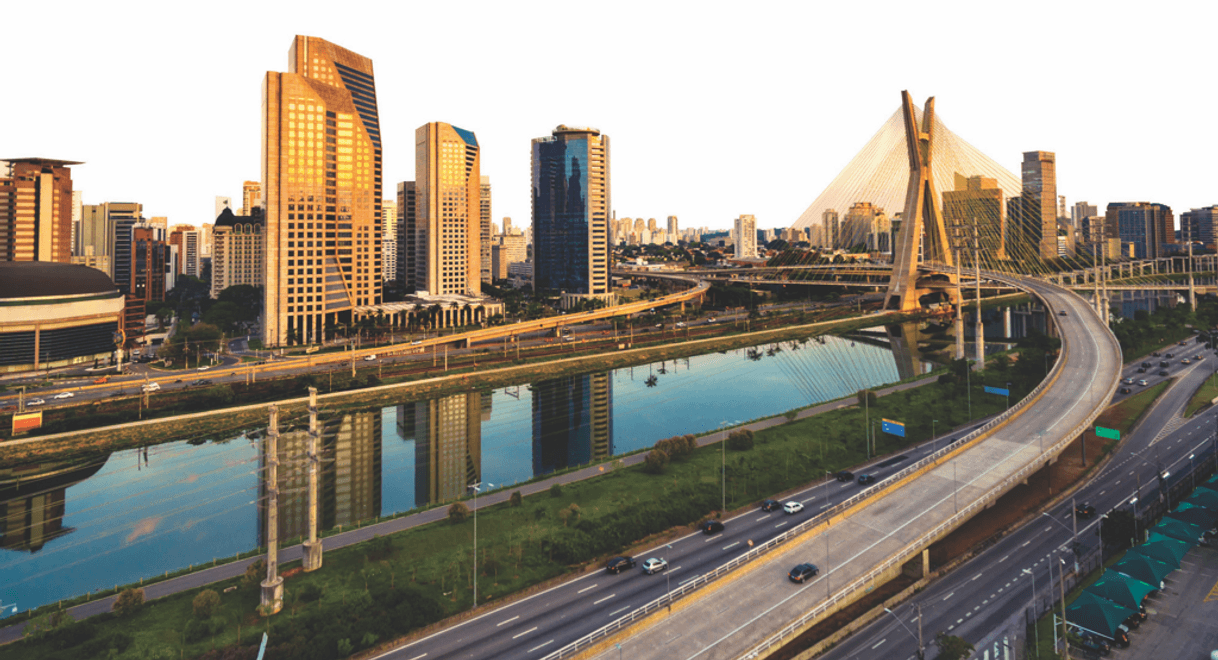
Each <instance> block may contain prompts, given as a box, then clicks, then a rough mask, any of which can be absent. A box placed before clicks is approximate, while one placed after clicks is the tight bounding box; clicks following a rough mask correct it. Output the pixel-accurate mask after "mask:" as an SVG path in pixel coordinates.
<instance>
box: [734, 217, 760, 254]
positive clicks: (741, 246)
mask: <svg viewBox="0 0 1218 660" xmlns="http://www.w3.org/2000/svg"><path fill="white" fill-rule="evenodd" d="M732 240H733V241H735V243H736V258H737V259H742V258H756V257H757V219H756V218H754V217H753V216H751V215H742V216H740V217H739V218H736V220H735V221H734V222H733V227H732Z"/></svg>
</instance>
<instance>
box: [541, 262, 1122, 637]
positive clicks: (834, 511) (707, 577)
mask: <svg viewBox="0 0 1218 660" xmlns="http://www.w3.org/2000/svg"><path fill="white" fill-rule="evenodd" d="M986 275H987V276H988V277H993V278H994V279H1002V280H1006V281H1008V283H1012V282H1009V280H1010V279H1012V278H1011V276H1009V275H1006V274H995V273H986ZM1017 281H1018V280H1017ZM1012 285H1015V284H1014V283H1012ZM1016 286H1017V285H1016ZM1025 286H1026V285H1025ZM1075 295H1077V294H1075ZM1045 304H1046V307H1050V306H1049V304H1048V301H1045ZM1050 311H1051V312H1052V311H1053V310H1052V308H1051V307H1050ZM1111 339H1112V338H1111V336H1110V337H1109V340H1110V341H1111ZM1067 350H1068V349H1067ZM1067 350H1063V351H1062V353H1061V354H1060V355H1058V358H1057V360H1056V361H1055V362H1054V364H1053V369H1052V370H1050V372H1049V374H1048V375H1047V376H1046V378H1045V379H1044V380H1043V381H1041V382H1040V383H1039V384H1038V385H1037V386H1036V387H1035V388H1034V389H1033V390H1032V391H1031V392H1029V393H1028V394H1027V395H1026V396H1025V397H1024V398H1023V399H1021V400H1020V401H1019V402H1018V403H1017V404H1015V405H1014V406H1012V407H1011V408H1009V409H1007V410H1005V411H1003V412H1002V413H1000V414H999V415H998V416H996V417H995V418H994V419H992V420H990V421H989V422H987V423H986V424H985V425H984V426H982V427H980V428H978V429H977V430H975V431H973V432H972V433H970V434H968V435H966V436H965V437H963V438H961V439H959V440H957V441H956V442H954V443H951V444H949V445H947V446H946V447H944V448H943V449H940V450H938V451H936V452H935V453H933V454H931V455H929V456H927V457H925V458H923V459H922V460H920V461H917V462H916V463H914V464H912V465H910V466H908V467H906V468H905V469H903V470H901V471H900V472H897V473H896V474H893V475H891V476H889V477H887V478H886V479H884V480H883V481H881V482H880V483H879V484H877V485H876V486H875V487H873V488H870V489H868V490H865V491H863V492H860V493H858V494H856V495H854V496H852V497H850V498H849V499H846V500H844V501H842V502H839V503H838V504H836V505H834V506H833V507H831V508H829V509H826V510H825V511H822V512H821V513H818V514H817V515H816V516H814V517H812V518H811V519H809V520H806V521H804V522H803V523H801V524H799V525H797V526H795V527H793V528H791V529H790V530H789V531H787V532H784V533H783V534H780V535H778V536H776V537H774V538H772V539H770V540H769V541H766V542H765V543H762V544H760V545H758V546H757V547H755V548H753V549H751V550H749V551H748V552H746V553H744V554H742V555H740V556H738V557H736V558H735V559H732V560H731V561H728V562H727V563H725V564H723V565H721V566H719V567H717V568H715V569H714V570H713V571H711V572H709V573H704V574H703V575H700V576H698V577H696V578H694V579H693V580H690V581H689V582H686V583H685V584H682V585H680V586H679V587H678V588H677V589H675V590H672V591H670V592H668V593H666V594H664V595H663V596H660V597H659V598H656V599H655V600H653V601H651V602H649V603H646V604H644V605H642V606H641V607H639V608H637V609H635V610H633V611H631V612H630V613H629V614H626V615H624V616H622V617H620V618H618V619H616V620H614V621H612V622H610V623H609V624H608V625H605V626H603V627H601V628H599V629H597V630H594V631H592V632H591V633H589V634H587V635H585V636H584V637H581V638H579V639H577V640H575V641H574V642H571V643H569V644H567V645H566V646H564V647H562V648H560V649H557V650H555V651H553V652H552V653H550V654H549V655H547V656H545V657H544V658H543V660H558V659H560V658H566V657H570V656H571V655H572V654H575V653H577V652H579V651H582V650H584V649H586V648H588V647H590V646H592V645H593V644H595V643H597V642H598V641H600V640H602V639H604V638H606V637H608V636H610V635H612V634H614V633H616V632H618V631H620V630H622V629H624V628H626V627H628V626H629V625H630V624H632V623H634V622H635V621H637V620H639V619H641V618H643V617H646V616H647V615H649V614H652V613H653V612H655V611H657V610H659V609H661V608H663V607H669V606H671V604H672V603H674V602H676V601H677V600H679V599H681V598H683V597H684V596H686V595H688V594H690V593H692V592H694V591H697V590H698V589H701V588H702V587H704V586H706V585H708V584H710V583H711V582H714V581H715V580H718V579H719V578H721V577H723V576H724V575H726V574H727V573H730V572H731V571H733V570H735V569H736V568H739V567H740V566H742V565H744V564H745V563H747V562H750V561H752V560H754V559H756V558H758V557H760V556H761V555H763V554H766V553H768V552H770V551H771V550H773V549H774V548H776V547H778V546H780V545H782V544H784V543H787V542H788V541H791V540H793V539H795V538H797V537H799V536H801V535H803V534H804V533H805V532H807V531H810V530H811V529H813V528H815V527H817V526H820V525H826V524H827V523H828V521H829V520H831V519H832V517H833V516H835V515H838V514H840V513H842V512H843V511H845V510H847V509H849V508H851V507H852V506H854V505H855V504H858V503H859V502H861V501H863V500H865V499H867V498H870V497H874V496H876V495H878V494H880V493H882V492H883V491H884V490H887V488H888V487H890V486H892V485H894V484H897V483H899V482H900V481H901V480H902V479H903V478H904V477H906V476H909V475H910V474H912V473H914V472H917V471H918V470H921V469H923V468H925V467H927V466H928V465H932V464H938V463H942V462H945V459H946V458H948V457H949V456H951V455H954V454H957V453H960V452H963V451H964V450H966V449H967V448H968V447H970V446H972V445H973V444H974V443H975V442H977V441H979V440H981V439H982V438H983V437H984V436H985V435H987V434H988V433H989V432H990V431H991V430H993V429H994V428H996V427H997V426H999V425H1001V424H1003V423H1005V422H1006V421H1007V420H1008V419H1010V418H1011V417H1013V416H1015V415H1017V414H1019V413H1021V412H1022V411H1023V409H1024V408H1026V407H1027V406H1028V405H1029V404H1030V403H1031V402H1032V401H1035V400H1036V399H1037V398H1038V397H1039V396H1040V394H1041V393H1042V392H1043V391H1044V390H1045V389H1046V388H1047V387H1048V386H1049V384H1050V383H1052V382H1054V381H1055V380H1056V379H1057V376H1058V375H1059V374H1060V373H1061V370H1062V369H1063V367H1064V365H1065V360H1066V355H1067ZM1116 351H1117V354H1118V356H1119V355H1120V348H1119V346H1118V347H1117V348H1116ZM1116 386H1117V383H1116V381H1114V382H1113V384H1112V386H1111V387H1110V390H1109V392H1108V395H1107V398H1105V399H1102V400H1109V399H1111V397H1112V394H1113V392H1115V391H1116ZM1100 410H1102V408H1099V409H1097V410H1095V411H1092V414H1091V415H1090V416H1089V418H1088V421H1087V422H1086V423H1085V424H1080V425H1079V426H1078V427H1076V428H1075V429H1073V430H1072V431H1071V433H1070V434H1068V435H1067V436H1065V437H1064V438H1063V439H1062V440H1061V441H1059V442H1058V443H1056V444H1055V445H1053V446H1051V447H1050V448H1049V451H1048V452H1045V453H1042V454H1041V455H1040V456H1038V457H1037V459H1036V460H1035V461H1033V462H1032V463H1030V464H1029V465H1027V466H1025V467H1024V468H1023V469H1022V470H1020V471H1019V472H1018V473H1016V474H1015V475H1012V476H1011V477H1008V478H1007V479H1005V480H1003V481H1002V482H1001V483H1000V484H999V485H997V486H995V487H994V488H992V489H991V490H990V491H988V492H987V493H986V494H985V495H984V496H983V497H982V498H980V499H978V500H976V501H974V502H973V503H972V504H970V505H969V506H966V507H965V508H964V509H962V510H961V511H960V512H959V513H957V514H956V515H954V516H952V517H951V518H949V519H948V520H947V521H945V522H944V523H942V524H940V525H939V526H937V527H936V528H935V529H934V530H933V531H931V532H930V533H928V534H926V535H923V537H921V538H919V539H918V540H917V541H914V542H913V543H911V544H909V545H907V546H906V547H905V548H903V549H902V550H900V551H898V552H897V553H896V554H894V555H892V556H891V557H889V558H888V559H887V560H885V561H884V562H883V563H882V564H880V565H879V566H877V567H876V568H875V569H873V570H872V571H871V572H869V573H868V574H867V575H865V576H863V577H861V578H859V579H858V580H855V581H854V582H853V583H851V584H850V585H849V586H848V587H847V588H846V589H844V590H841V591H839V592H837V593H835V594H834V595H833V596H832V597H831V598H830V599H829V600H828V601H826V602H824V603H822V604H821V605H820V606H818V607H817V608H816V609H814V610H812V611H811V612H809V613H808V614H805V615H804V616H803V617H801V618H800V619H799V620H797V621H796V622H794V623H792V624H790V625H788V626H787V627H786V628H784V629H783V630H782V631H780V632H779V633H777V634H776V635H774V636H773V637H771V638H770V639H769V640H767V642H766V643H764V644H762V645H761V646H759V647H757V648H755V649H753V650H752V651H750V653H749V654H746V655H745V656H744V657H746V658H748V657H757V656H756V655H755V654H756V653H758V652H760V651H764V650H766V649H769V648H770V647H772V646H773V645H774V644H776V643H779V642H781V641H782V640H783V639H785V638H786V637H787V636H789V635H791V634H792V633H793V631H795V630H797V629H799V628H801V627H802V626H803V625H805V624H806V623H807V622H808V621H809V620H811V619H812V618H815V617H817V616H820V615H821V614H822V613H823V612H824V611H825V610H826V609H827V608H828V607H832V606H833V605H835V604H837V603H839V602H841V600H842V599H843V598H845V597H846V596H848V595H850V594H851V593H853V592H854V591H856V590H857V589H859V588H860V587H862V586H863V585H865V584H867V583H868V582H871V581H872V580H874V579H875V577H876V576H878V575H880V574H882V573H883V572H884V571H886V570H888V569H889V568H891V567H892V566H893V564H895V563H898V562H903V561H905V560H906V559H907V558H908V557H909V556H910V555H911V554H912V552H910V550H909V549H910V548H912V547H915V546H919V548H920V547H922V546H924V545H926V542H925V539H926V538H933V537H935V536H936V535H938V534H940V533H942V531H943V530H944V529H947V528H950V527H954V526H955V525H957V524H959V523H960V522H962V521H963V520H967V519H968V518H969V517H971V516H972V514H973V512H975V511H976V510H977V508H978V507H980V506H983V505H985V504H986V503H988V501H989V499H990V497H991V495H992V494H994V493H995V492H998V494H1001V493H1003V492H1006V490H1008V489H1009V488H1010V487H1011V486H1012V485H1013V484H1015V483H1018V482H1019V481H1022V480H1023V477H1024V476H1025V475H1026V474H1028V473H1030V472H1033V471H1035V470H1036V469H1039V465H1040V458H1042V457H1043V456H1045V455H1046V454H1048V455H1052V454H1054V453H1056V451H1058V450H1059V448H1062V449H1064V448H1065V446H1066V445H1067V444H1069V443H1070V441H1072V440H1073V438H1075V437H1077V435H1078V433H1081V429H1082V428H1086V427H1087V426H1089V425H1090V424H1091V422H1092V421H1094V419H1095V417H1097V416H1099V412H1100ZM1076 431H1077V432H1076ZM1012 455H1014V454H1012ZM885 484H886V485H885ZM915 552H916V550H915Z"/></svg>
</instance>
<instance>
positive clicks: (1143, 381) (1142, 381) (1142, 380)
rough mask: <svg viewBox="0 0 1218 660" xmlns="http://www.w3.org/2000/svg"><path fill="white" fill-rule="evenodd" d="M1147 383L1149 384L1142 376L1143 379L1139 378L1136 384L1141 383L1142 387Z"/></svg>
mask: <svg viewBox="0 0 1218 660" xmlns="http://www.w3.org/2000/svg"><path fill="white" fill-rule="evenodd" d="M1149 384H1150V383H1149V382H1147V381H1146V379H1145V378H1143V379H1141V380H1139V381H1138V385H1141V386H1142V387H1146V386H1147V385H1149Z"/></svg>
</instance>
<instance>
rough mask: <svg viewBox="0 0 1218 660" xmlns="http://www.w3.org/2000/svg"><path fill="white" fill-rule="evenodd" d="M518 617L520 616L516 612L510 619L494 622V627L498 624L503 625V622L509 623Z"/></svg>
mask: <svg viewBox="0 0 1218 660" xmlns="http://www.w3.org/2000/svg"><path fill="white" fill-rule="evenodd" d="M519 618H520V615H519V614H517V615H516V616H514V617H512V618H510V619H506V620H504V621H500V622H499V623H496V624H495V627H496V628H498V627H499V626H502V625H503V624H505V623H511V622H513V621H515V620H516V619H519Z"/></svg>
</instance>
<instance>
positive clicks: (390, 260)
mask: <svg viewBox="0 0 1218 660" xmlns="http://www.w3.org/2000/svg"><path fill="white" fill-rule="evenodd" d="M381 229H382V231H381V279H383V280H384V281H386V282H389V281H393V280H396V279H397V278H398V205H397V202H386V203H383V204H382V205H381Z"/></svg>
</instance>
